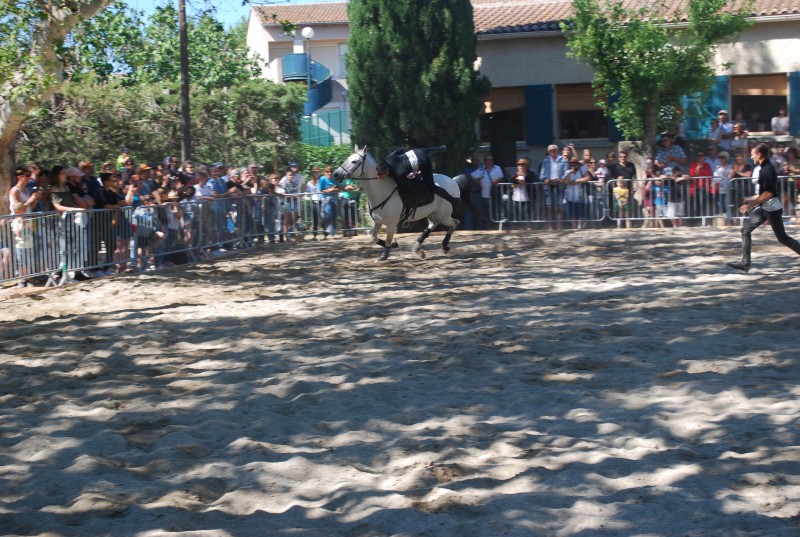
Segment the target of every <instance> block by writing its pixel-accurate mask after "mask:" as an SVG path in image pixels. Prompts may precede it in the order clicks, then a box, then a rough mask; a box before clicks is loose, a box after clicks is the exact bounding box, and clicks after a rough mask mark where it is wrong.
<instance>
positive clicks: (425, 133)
mask: <svg viewBox="0 0 800 537" xmlns="http://www.w3.org/2000/svg"><path fill="white" fill-rule="evenodd" d="M348 18H349V20H350V40H349V42H348V52H347V60H346V61H347V73H348V84H349V87H350V107H351V111H352V118H353V130H352V134H353V139H354V140H356V141H358V143H360V144H364V143H366V144H369V145H371V146H374V147H377V149H380V150H381V151H385V150H391V149H392V148H394V147H396V146H399V145H403V144H407V145H410V146H415V147H430V146H438V145H442V144H446V145H447V146H448V149H449V150H448V151H447V153H446V155H443V156H441V157H439V158H440V160H439V164H440V166H441V168H442V169H443V170H444V171H449V172H451V173H452V172H455V171H460V170H461V168H462V167H463V159H464V157H465V156H467V155H468V154H469V152H470V150H471V149H472V148H473V147H474V144H475V141H476V139H475V120H476V118H477V116H478V113H479V112H480V108H481V105H482V97H483V96H484V95H485V94H486V93H488V91H489V81H488V79H486V78H485V77H483V76H481V75H480V74H479V73H478V72H477V71H476V70H475V69H474V67H473V66H474V63H475V60H476V58H477V56H476V52H475V50H476V42H477V40H476V37H475V30H474V26H473V21H472V4H471V3H470V0H407V1H404V2H398V1H396V0H352V1H351V2H350V3H349V7H348ZM377 149H376V150H377ZM378 156H379V157H380V156H383V155H378Z"/></svg>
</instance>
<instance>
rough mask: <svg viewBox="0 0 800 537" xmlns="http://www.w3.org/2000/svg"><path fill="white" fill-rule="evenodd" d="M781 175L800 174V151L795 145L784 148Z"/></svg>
mask: <svg viewBox="0 0 800 537" xmlns="http://www.w3.org/2000/svg"><path fill="white" fill-rule="evenodd" d="M783 175H790V176H797V175H800V151H798V150H797V148H796V147H790V148H789V149H787V150H786V162H784V163H783Z"/></svg>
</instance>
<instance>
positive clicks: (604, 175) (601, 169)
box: [592, 158, 609, 227]
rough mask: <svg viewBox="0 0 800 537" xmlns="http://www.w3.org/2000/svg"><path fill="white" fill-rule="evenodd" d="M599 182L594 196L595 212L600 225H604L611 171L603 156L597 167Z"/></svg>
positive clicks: (595, 187)
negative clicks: (607, 185)
mask: <svg viewBox="0 0 800 537" xmlns="http://www.w3.org/2000/svg"><path fill="white" fill-rule="evenodd" d="M595 175H596V176H597V182H596V183H595V186H594V198H593V199H592V204H594V205H595V209H594V214H595V218H596V219H597V222H598V226H599V227H602V226H603V220H605V217H606V213H607V210H608V192H606V182H607V181H608V178H609V171H608V168H607V167H606V159H603V158H601V159H600V160H598V161H597V169H596V171H595Z"/></svg>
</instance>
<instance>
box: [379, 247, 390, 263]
mask: <svg viewBox="0 0 800 537" xmlns="http://www.w3.org/2000/svg"><path fill="white" fill-rule="evenodd" d="M387 259H389V250H384V251H383V253H382V254H381V256H380V257H379V258H378V261H386V260H387Z"/></svg>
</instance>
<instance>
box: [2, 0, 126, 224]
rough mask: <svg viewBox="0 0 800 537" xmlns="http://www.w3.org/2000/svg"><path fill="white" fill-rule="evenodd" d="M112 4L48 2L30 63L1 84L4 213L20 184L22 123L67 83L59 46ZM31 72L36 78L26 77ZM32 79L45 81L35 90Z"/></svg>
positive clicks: (35, 33) (101, 0)
mask: <svg viewBox="0 0 800 537" xmlns="http://www.w3.org/2000/svg"><path fill="white" fill-rule="evenodd" d="M112 1H113V0H83V1H80V2H74V1H69V2H68V1H59V2H48V3H46V4H47V10H46V13H47V16H46V18H44V19H43V20H42V21H40V23H39V24H38V25H37V26H36V27H35V28H33V29H31V30H32V32H33V33H32V37H31V44H30V52H29V53H28V58H29V63H27V64H25V65H19V66H17V72H16V74H15V75H13V76H12V77H11V79H10V80H8V81H4V82H3V83H2V84H0V214H8V212H9V206H8V191H9V190H10V189H11V186H12V185H13V184H14V183H16V177H13V174H14V168H15V166H17V163H16V151H15V149H16V144H17V135H18V134H19V131H20V129H21V128H22V124H23V123H24V122H25V119H26V118H27V116H28V113H29V112H30V111H31V110H33V108H34V107H36V106H38V105H40V104H42V103H44V102H46V101H47V100H48V99H49V98H50V97H51V96H52V95H53V93H54V92H55V91H56V89H57V87H58V84H59V83H61V82H62V81H63V63H62V61H61V58H60V57H59V55H58V54H56V51H55V45H56V44H58V43H61V41H62V40H63V39H64V37H66V35H67V34H68V33H69V32H70V30H72V28H73V27H74V26H75V25H76V24H78V23H79V22H81V21H82V20H84V19H90V18H92V17H94V16H95V15H96V14H97V13H99V12H100V11H101V10H103V9H105V8H106V7H108V6H109V5H110V4H111V2H112ZM29 69H30V70H32V71H33V75H30V74H26V71H28V70H29ZM28 72H29V71H28ZM31 80H39V81H41V82H40V83H39V84H36V86H35V87H33V86H32V85H31V84H30V82H31ZM44 81H48V82H44ZM12 95H13V98H12Z"/></svg>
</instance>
